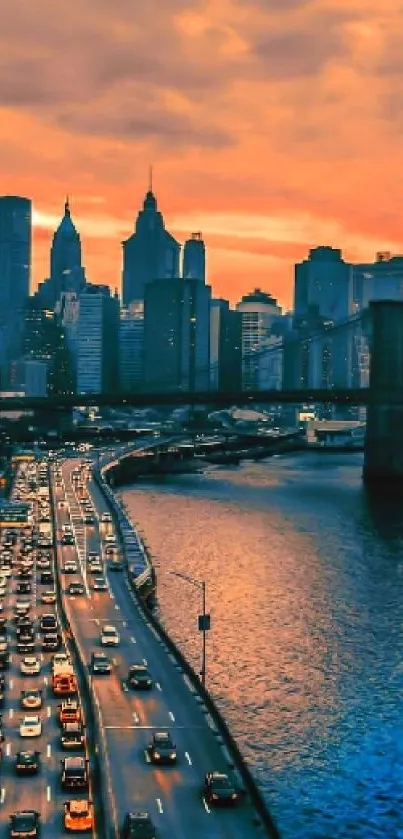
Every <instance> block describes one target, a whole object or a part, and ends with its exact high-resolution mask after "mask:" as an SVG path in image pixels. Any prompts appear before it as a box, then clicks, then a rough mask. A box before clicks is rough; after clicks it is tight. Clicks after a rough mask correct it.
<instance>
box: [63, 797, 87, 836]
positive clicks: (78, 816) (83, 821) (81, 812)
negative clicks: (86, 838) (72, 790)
mask: <svg viewBox="0 0 403 839" xmlns="http://www.w3.org/2000/svg"><path fill="white" fill-rule="evenodd" d="M93 827H94V805H93V803H92V801H88V800H87V799H86V798H83V799H80V798H75V799H73V800H72V801H65V802H64V829H65V830H66V831H74V833H84V832H87V831H88V832H90V831H92V829H93Z"/></svg>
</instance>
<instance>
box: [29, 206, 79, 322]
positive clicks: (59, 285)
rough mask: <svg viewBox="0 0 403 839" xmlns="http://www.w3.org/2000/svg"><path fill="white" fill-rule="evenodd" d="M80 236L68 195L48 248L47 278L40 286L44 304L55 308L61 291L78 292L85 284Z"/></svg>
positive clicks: (40, 295)
mask: <svg viewBox="0 0 403 839" xmlns="http://www.w3.org/2000/svg"><path fill="white" fill-rule="evenodd" d="M81 259H82V257H81V240H80V235H79V233H78V231H77V229H76V227H75V225H74V222H73V220H72V218H71V210H70V202H69V198H68V196H67V198H66V201H65V204H64V216H63V218H62V220H61V222H60V224H59V226H58V228H57V229H56V231H55V233H54V235H53V241H52V246H51V249H50V277H49V279H48V280H46V281H45V282H44V283H42V284H41V285H40V287H39V297H40V299H41V300H42V302H43V303H44V305H46V306H48V307H50V308H52V309H54V307H55V305H56V304H57V302H58V301H59V300H60V298H61V295H62V294H63V292H66V291H73V292H75V293H76V294H80V292H81V291H82V290H83V288H84V286H85V271H84V268H83V266H82V261H81Z"/></svg>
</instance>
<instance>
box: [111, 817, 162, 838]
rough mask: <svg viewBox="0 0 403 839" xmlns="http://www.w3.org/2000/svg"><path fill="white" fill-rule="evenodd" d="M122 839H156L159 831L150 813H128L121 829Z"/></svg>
mask: <svg viewBox="0 0 403 839" xmlns="http://www.w3.org/2000/svg"><path fill="white" fill-rule="evenodd" d="M120 835H121V837H122V839H156V836H157V832H156V830H155V827H154V825H153V822H152V820H151V818H150V816H149V815H148V813H143V812H134V813H127V814H126V816H125V820H124V822H123V825H122V829H121V831H120Z"/></svg>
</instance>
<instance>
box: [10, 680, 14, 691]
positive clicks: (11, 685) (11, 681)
mask: <svg viewBox="0 0 403 839" xmlns="http://www.w3.org/2000/svg"><path fill="white" fill-rule="evenodd" d="M9 685H10V690H12V689H13V687H14V679H10V681H9Z"/></svg>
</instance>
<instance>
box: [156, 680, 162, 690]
mask: <svg viewBox="0 0 403 839" xmlns="http://www.w3.org/2000/svg"><path fill="white" fill-rule="evenodd" d="M155 687H156V688H157V690H162V687H161V685H160V683H159V682H156V683H155Z"/></svg>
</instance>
